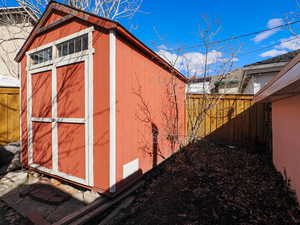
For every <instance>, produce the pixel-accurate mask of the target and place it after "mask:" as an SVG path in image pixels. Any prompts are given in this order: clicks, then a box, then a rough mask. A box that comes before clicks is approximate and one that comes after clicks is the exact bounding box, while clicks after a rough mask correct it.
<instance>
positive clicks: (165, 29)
mask: <svg viewBox="0 0 300 225" xmlns="http://www.w3.org/2000/svg"><path fill="white" fill-rule="evenodd" d="M141 11H143V12H141V13H138V14H136V15H135V16H134V17H133V18H132V19H130V20H128V19H126V20H124V19H123V20H121V21H120V22H121V23H122V24H123V25H124V26H125V27H126V28H127V29H129V30H130V31H131V32H132V33H133V34H134V35H135V36H136V37H137V38H139V39H140V40H141V41H143V42H144V43H145V44H146V45H148V46H149V47H151V48H152V49H154V50H156V51H159V50H158V49H157V48H158V46H160V47H162V48H163V50H165V51H168V49H174V48H175V49H176V48H182V47H185V46H193V45H197V44H200V43H201V42H200V38H199V30H201V29H203V28H204V27H203V19H202V17H203V15H206V16H207V17H208V18H209V20H210V21H216V20H217V21H219V23H220V27H221V30H220V31H219V32H218V34H217V35H216V36H215V37H214V40H222V39H225V38H228V37H232V36H236V35H239V34H244V33H250V32H253V31H258V30H263V29H267V28H268V27H272V26H276V25H280V24H282V23H286V21H287V20H286V16H287V15H288V14H289V15H290V16H289V21H293V20H297V19H299V20H300V16H299V18H295V17H294V16H293V15H295V13H300V8H299V6H298V5H297V2H296V0H285V1H274V0H273V1H271V0H252V1H238V0H227V1H224V0H223V1H222V0H215V1H200V0H198V1H197V0H189V1H184V2H182V1H179V0H177V1H176V0H173V1H172V0H163V1H153V0H152V1H151V0H144V2H143V5H142V7H141ZM293 18H294V19H293ZM268 24H269V25H268ZM292 28H293V30H294V31H295V32H297V30H298V29H299V28H300V23H299V24H296V25H293V26H292ZM288 38H292V39H294V40H292V41H287V39H288ZM281 42H282V43H281ZM270 45H273V46H270ZM299 47H300V41H299V40H298V39H297V38H295V36H293V35H292V34H291V32H289V30H288V29H287V28H282V29H278V30H274V31H271V32H266V33H263V34H260V35H259V36H257V37H256V36H255V35H253V36H249V37H245V38H242V39H239V40H237V41H231V42H226V43H225V44H222V45H219V46H216V47H215V48H214V47H212V48H211V50H214V49H215V50H216V52H224V51H226V50H223V49H224V48H226V49H227V48H232V49H235V50H233V52H236V53H237V52H239V55H237V56H236V60H235V61H236V62H235V65H234V67H239V66H243V65H245V64H249V63H254V62H256V61H260V60H263V59H266V58H269V57H271V56H275V55H278V54H282V53H285V52H287V51H292V50H295V49H297V48H299ZM168 52H171V50H170V51H168ZM196 52H197V53H203V49H201V48H193V49H187V50H186V52H180V53H177V54H178V55H183V54H186V53H190V55H191V54H192V53H196ZM172 54H175V53H174V52H173V53H172ZM224 54H226V53H223V56H225V55H224ZM196 58H197V57H196ZM198 58H199V57H198Z"/></svg>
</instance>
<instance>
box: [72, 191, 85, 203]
mask: <svg viewBox="0 0 300 225" xmlns="http://www.w3.org/2000/svg"><path fill="white" fill-rule="evenodd" d="M72 197H73V198H75V199H77V200H79V201H81V202H83V201H84V198H83V192H81V191H78V192H76V193H74V194H72Z"/></svg>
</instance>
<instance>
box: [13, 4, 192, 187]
mask: <svg viewBox="0 0 300 225" xmlns="http://www.w3.org/2000/svg"><path fill="white" fill-rule="evenodd" d="M15 59H16V61H17V62H19V63H20V65H21V83H22V85H21V93H22V98H21V104H22V106H21V110H22V116H21V124H22V153H23V154H22V163H23V165H24V166H26V167H30V168H35V169H36V170H38V171H40V172H42V173H46V174H48V175H50V176H55V177H58V178H60V179H63V180H65V181H68V182H74V183H76V184H78V185H81V186H83V187H86V188H89V189H93V190H95V191H98V192H105V193H113V192H116V191H118V192H119V191H121V190H122V188H124V185H126V184H128V182H129V183H130V182H132V181H133V180H134V179H136V178H137V177H139V176H140V175H142V174H143V173H145V172H147V171H149V170H150V169H151V168H153V167H154V166H156V165H158V164H159V163H160V162H162V161H163V160H164V159H166V158H168V157H169V156H170V155H171V154H172V153H174V152H175V151H176V150H177V149H178V147H179V143H180V141H181V140H180V139H181V138H183V137H184V132H185V129H184V128H185V125H184V100H185V86H186V82H187V78H185V77H184V76H183V75H182V74H181V73H179V72H178V71H177V70H176V69H174V68H173V67H172V66H171V65H169V64H168V63H167V62H166V61H165V60H163V59H162V58H161V57H160V56H158V55H157V54H156V53H155V52H153V51H152V50H150V49H149V48H148V47H147V46H145V45H144V44H143V43H142V42H141V41H140V40H138V39H137V38H135V37H134V36H133V35H132V34H131V33H130V32H128V31H127V30H126V29H125V28H124V27H122V26H121V25H120V24H119V23H117V22H114V21H111V20H108V19H105V18H101V17H98V16H97V15H94V14H91V13H87V12H84V11H81V10H78V9H76V8H72V7H70V6H67V5H64V4H61V3H57V2H51V3H50V4H49V5H48V6H47V8H46V10H45V12H44V14H43V15H42V18H41V19H40V20H39V22H38V24H37V25H36V26H35V27H34V28H33V31H32V33H31V35H30V36H29V37H28V39H27V40H26V41H25V43H24V45H23V46H22V48H21V50H20V52H19V53H18V54H17V56H16V58H15ZM174 94H176V95H174ZM174 103H176V104H174Z"/></svg>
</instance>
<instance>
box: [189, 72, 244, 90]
mask: <svg viewBox="0 0 300 225" xmlns="http://www.w3.org/2000/svg"><path fill="white" fill-rule="evenodd" d="M241 76H242V73H241V69H235V70H233V71H231V72H230V73H228V74H226V75H224V76H220V75H215V76H207V77H205V78H204V77H198V78H191V79H190V80H189V82H188V85H187V90H186V93H188V94H212V93H220V94H236V93H237V92H238V90H239V84H240V80H241Z"/></svg>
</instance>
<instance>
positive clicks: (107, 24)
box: [15, 1, 188, 82]
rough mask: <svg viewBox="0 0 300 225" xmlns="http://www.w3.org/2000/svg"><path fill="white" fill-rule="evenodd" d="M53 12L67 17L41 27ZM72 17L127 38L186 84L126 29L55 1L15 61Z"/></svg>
mask: <svg viewBox="0 0 300 225" xmlns="http://www.w3.org/2000/svg"><path fill="white" fill-rule="evenodd" d="M53 10H57V11H60V12H63V13H65V14H67V15H68V16H65V17H63V18H62V19H60V20H61V21H57V22H56V23H55V24H49V25H47V26H43V25H44V23H45V22H46V20H47V18H48V17H49V16H50V15H51V13H52V12H53ZM74 17H76V18H79V19H81V20H83V21H86V22H88V23H90V24H93V25H95V26H99V27H101V28H104V29H107V30H115V31H116V32H117V33H118V34H120V35H122V36H124V37H125V38H127V39H128V40H129V41H130V42H131V43H132V44H134V45H135V46H136V47H137V48H138V49H140V50H141V51H142V52H143V53H144V54H146V55H147V56H148V57H150V59H151V60H153V61H155V62H156V63H158V64H160V65H161V66H163V67H164V68H165V69H167V70H168V71H170V72H173V73H174V74H175V75H176V76H177V77H178V78H179V79H181V80H183V81H184V82H187V81H188V79H187V78H186V77H185V76H184V75H183V74H181V73H180V72H179V71H178V70H177V69H176V68H174V67H173V66H172V65H170V64H169V63H168V62H167V61H165V60H164V59H163V58H162V57H160V56H159V55H158V54H156V53H155V52H154V51H152V50H151V49H150V48H149V47H147V46H146V45H145V44H144V43H142V42H141V41H140V40H139V39H137V38H136V37H135V36H134V35H133V34H131V33H130V32H129V31H128V30H127V29H126V28H124V27H123V26H122V25H121V24H120V23H118V22H116V21H112V20H109V19H107V18H103V17H100V16H98V15H95V14H93V13H89V12H86V11H83V10H80V9H77V8H74V7H71V6H68V5H65V4H62V3H58V2H55V1H51V2H50V3H49V4H48V6H47V8H46V10H45V11H44V13H43V15H42V17H41V18H40V20H39V21H38V23H37V24H36V25H35V27H34V28H33V29H32V31H31V33H30V34H29V36H28V38H27V39H26V41H25V42H24V44H23V46H22V47H21V49H20V51H19V52H18V53H17V55H16V57H15V60H16V61H17V62H20V61H21V59H22V57H23V56H24V54H25V52H26V51H27V49H28V48H29V47H30V45H31V43H32V42H33V40H34V38H35V37H36V36H38V35H41V34H42V33H45V32H47V31H48V30H50V29H54V28H55V27H57V26H60V25H62V24H63V22H66V21H67V20H70V19H73V18H74Z"/></svg>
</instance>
